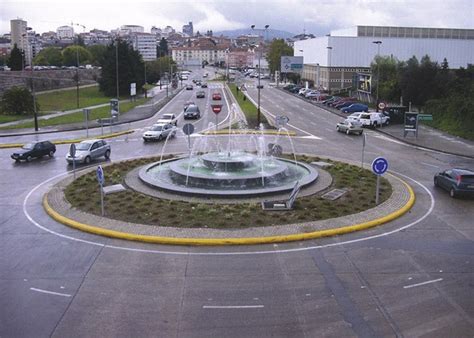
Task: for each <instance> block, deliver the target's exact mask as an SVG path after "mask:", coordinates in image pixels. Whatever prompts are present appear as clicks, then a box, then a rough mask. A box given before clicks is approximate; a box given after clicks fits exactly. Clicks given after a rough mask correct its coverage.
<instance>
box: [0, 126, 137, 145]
mask: <svg viewBox="0 0 474 338" xmlns="http://www.w3.org/2000/svg"><path fill="white" fill-rule="evenodd" d="M133 132H135V131H134V130H124V131H120V132H117V133H111V134H106V135H100V136H91V137H89V138H87V137H84V138H76V139H70V140H60V141H52V143H53V144H69V143H79V142H82V141H84V140H88V139H92V138H94V139H108V138H113V137H118V136H122V135H126V134H131V133H133ZM23 145H24V143H4V144H0V149H8V148H21V147H23Z"/></svg>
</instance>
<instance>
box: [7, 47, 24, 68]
mask: <svg viewBox="0 0 474 338" xmlns="http://www.w3.org/2000/svg"><path fill="white" fill-rule="evenodd" d="M23 58H24V53H23V51H22V50H20V49H19V48H18V47H17V46H16V43H15V44H14V45H13V49H12V51H11V53H10V57H9V58H8V61H7V65H8V67H10V68H11V70H22V69H23Z"/></svg>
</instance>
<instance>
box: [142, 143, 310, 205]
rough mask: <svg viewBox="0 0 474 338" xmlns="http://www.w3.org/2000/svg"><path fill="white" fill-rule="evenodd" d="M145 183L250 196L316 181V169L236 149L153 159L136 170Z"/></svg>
mask: <svg viewBox="0 0 474 338" xmlns="http://www.w3.org/2000/svg"><path fill="white" fill-rule="evenodd" d="M139 178H140V179H141V181H142V182H144V183H145V184H147V185H149V186H151V187H154V188H157V189H161V190H164V191H168V192H173V193H177V194H185V195H193V196H207V197H213V196H215V197H221V198H223V197H232V198H235V197H250V196H259V195H271V194H277V193H282V192H286V191H288V192H289V191H291V190H292V189H293V187H294V184H295V182H296V181H298V182H299V184H300V186H301V187H304V186H306V185H309V184H311V183H313V182H315V181H316V180H317V178H318V172H317V170H316V169H315V168H313V167H311V166H309V165H307V164H304V163H299V162H297V163H295V162H294V161H290V160H287V159H282V158H274V157H269V156H264V157H259V156H257V155H255V154H251V153H245V152H239V153H232V154H225V153H217V152H215V153H207V154H204V155H201V156H197V157H193V158H191V159H189V158H180V159H172V160H168V161H163V162H161V163H160V162H155V163H152V164H149V165H146V166H144V167H142V168H141V169H140V170H139Z"/></svg>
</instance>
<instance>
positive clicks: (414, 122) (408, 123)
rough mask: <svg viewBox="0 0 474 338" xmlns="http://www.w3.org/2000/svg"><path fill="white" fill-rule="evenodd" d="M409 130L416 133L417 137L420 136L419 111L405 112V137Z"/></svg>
mask: <svg viewBox="0 0 474 338" xmlns="http://www.w3.org/2000/svg"><path fill="white" fill-rule="evenodd" d="M409 132H412V133H414V134H415V137H418V113H412V112H407V113H405V129H404V132H403V137H406V135H407V134H408V133H409Z"/></svg>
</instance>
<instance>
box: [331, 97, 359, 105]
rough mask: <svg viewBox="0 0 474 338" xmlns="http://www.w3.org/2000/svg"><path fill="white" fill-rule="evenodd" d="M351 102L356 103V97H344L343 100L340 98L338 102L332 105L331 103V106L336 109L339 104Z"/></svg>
mask: <svg viewBox="0 0 474 338" xmlns="http://www.w3.org/2000/svg"><path fill="white" fill-rule="evenodd" d="M349 101H351V102H356V101H357V99H356V98H355V97H342V98H340V99H339V100H337V101H334V102H330V103H329V106H332V107H335V106H337V105H338V104H341V103H344V102H349Z"/></svg>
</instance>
